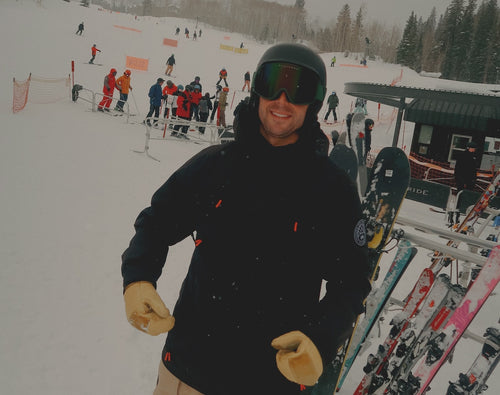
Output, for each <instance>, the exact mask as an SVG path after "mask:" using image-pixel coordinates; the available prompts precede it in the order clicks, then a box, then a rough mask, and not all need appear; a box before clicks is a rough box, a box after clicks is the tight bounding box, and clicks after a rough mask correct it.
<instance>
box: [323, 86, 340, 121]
mask: <svg viewBox="0 0 500 395" xmlns="http://www.w3.org/2000/svg"><path fill="white" fill-rule="evenodd" d="M327 103H328V111H327V112H326V115H325V121H328V116H329V115H330V112H333V120H334V121H335V122H337V106H338V105H339V97H338V96H337V92H332V94H331V95H330V96H328V100H327Z"/></svg>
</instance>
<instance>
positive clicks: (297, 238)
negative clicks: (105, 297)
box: [122, 43, 370, 395]
mask: <svg viewBox="0 0 500 395" xmlns="http://www.w3.org/2000/svg"><path fill="white" fill-rule="evenodd" d="M290 64H292V65H293V67H292V68H290ZM299 76H301V78H305V79H306V80H307V83H306V85H305V86H301V85H299V86H297V89H293V87H294V85H293V84H291V81H294V80H295V79H296V78H298V77H299ZM325 91H326V68H325V64H324V62H323V61H322V59H321V58H320V57H319V56H318V55H317V54H316V53H314V52H313V51H312V50H310V49H309V48H307V47H305V46H302V45H300V44H289V43H285V44H278V45H275V46H273V47H271V48H269V49H268V50H267V51H266V52H265V53H264V54H263V56H262V58H261V59H260V61H259V62H258V65H257V72H256V74H255V78H254V83H253V89H252V92H251V98H250V100H249V103H248V104H247V105H245V106H244V107H243V108H242V109H241V110H240V111H239V113H238V117H239V118H240V122H238V125H239V128H238V130H236V131H235V133H236V135H237V136H238V137H237V138H236V140H234V141H231V142H228V143H226V144H222V145H213V146H210V147H208V148H206V149H205V150H203V151H201V152H199V153H197V154H196V155H195V156H194V157H192V158H191V159H190V160H189V161H187V162H186V163H185V164H184V165H183V166H181V167H180V168H179V169H178V170H177V171H175V172H174V174H173V175H172V176H171V177H170V178H169V179H168V180H167V181H166V183H165V184H163V186H161V187H160V189H159V190H158V191H157V192H156V193H155V194H154V195H153V198H152V201H151V206H150V207H148V208H146V209H144V210H143V211H142V212H141V213H140V214H139V217H138V218H137V220H136V221H135V232H136V233H135V236H134V237H133V238H132V240H131V242H130V244H129V247H128V248H127V249H126V251H125V252H124V253H123V255H122V275H123V286H124V302H125V311H126V317H127V320H128V322H129V323H130V324H131V325H133V326H134V327H135V328H137V329H139V330H141V331H143V332H145V333H147V334H150V335H159V334H161V333H165V332H168V335H167V339H166V344H165V347H164V349H163V353H162V358H161V361H159V362H160V364H159V374H158V380H157V387H156V392H155V393H157V394H160V393H170V392H172V393H177V390H178V388H181V389H182V390H185V391H192V392H190V393H193V394H197V393H204V394H234V393H235V392H236V393H238V394H239V395H248V394H255V393H256V392H258V393H266V394H288V395H290V394H300V393H301V385H314V384H315V383H316V381H317V380H318V378H319V376H320V375H321V373H322V371H323V366H324V364H329V363H331V361H332V360H333V358H334V356H335V354H336V350H337V348H338V347H339V345H341V344H343V343H344V342H345V340H346V339H347V338H348V337H349V334H350V333H351V331H352V326H353V322H354V321H355V319H356V317H357V316H358V314H360V313H361V312H362V311H363V301H364V299H365V297H366V296H367V294H368V292H369V290H370V284H369V280H368V278H367V271H368V267H367V247H366V243H365V228H364V222H363V220H362V213H361V206H360V201H359V197H358V192H357V190H356V187H355V185H354V184H353V183H352V182H351V181H350V180H349V178H348V176H347V174H346V173H345V172H344V171H343V170H341V169H339V168H337V167H336V166H334V165H333V164H332V162H331V161H330V160H329V159H328V157H327V151H328V139H327V137H326V136H325V135H324V133H323V132H322V131H321V129H320V128H319V125H318V123H317V115H318V111H319V110H320V109H321V107H322V102H323V99H324V96H325ZM179 108H180V107H179ZM276 113H277V114H282V113H284V114H286V115H287V116H286V117H280V118H279V120H277V119H276V118H277V117H276V116H275V115H274V114H276ZM332 205H334V206H335V207H341V209H339V210H325V207H331V206H332ZM336 224H342V226H338V225H336ZM191 236H192V237H193V240H194V254H193V255H192V258H191V264H190V266H189V269H188V271H187V274H186V277H185V279H184V281H183V285H182V289H181V292H180V294H179V297H178V300H177V302H176V304H175V309H174V311H173V316H172V315H171V314H170V311H169V309H168V308H167V307H166V306H165V304H164V303H163V301H162V299H161V297H160V295H159V293H158V292H157V290H156V284H157V281H158V280H159V277H160V275H161V273H162V268H163V266H164V265H165V261H166V258H167V255H168V251H169V247H170V246H172V245H174V244H176V243H178V242H179V241H181V240H183V239H185V238H187V237H191ZM166 275H167V277H168V272H167V273H166ZM322 281H326V282H327V287H326V289H327V292H326V294H325V295H324V296H323V297H322V298H321V300H320V298H319V295H320V290H321V285H322ZM174 317H175V319H174ZM273 348H274V350H273ZM325 366H326V365H325ZM248 383H256V385H257V386H258V388H257V389H256V387H255V385H247V384H248ZM261 386H262V387H261ZM171 388H173V390H171Z"/></svg>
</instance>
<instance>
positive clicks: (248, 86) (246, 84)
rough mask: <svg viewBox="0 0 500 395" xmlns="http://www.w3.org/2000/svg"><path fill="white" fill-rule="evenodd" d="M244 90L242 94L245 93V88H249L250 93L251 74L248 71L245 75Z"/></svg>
mask: <svg viewBox="0 0 500 395" xmlns="http://www.w3.org/2000/svg"><path fill="white" fill-rule="evenodd" d="M243 80H244V83H243V88H242V89H241V91H242V92H244V91H245V88H247V91H248V92H250V72H249V71H247V72H246V73H245V75H244V76H243Z"/></svg>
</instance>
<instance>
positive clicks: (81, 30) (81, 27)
mask: <svg viewBox="0 0 500 395" xmlns="http://www.w3.org/2000/svg"><path fill="white" fill-rule="evenodd" d="M83 29H84V26H83V22H82V23H80V24H79V25H78V30H77V31H76V33H75V34H79V35H80V36H81V35H82V33H83Z"/></svg>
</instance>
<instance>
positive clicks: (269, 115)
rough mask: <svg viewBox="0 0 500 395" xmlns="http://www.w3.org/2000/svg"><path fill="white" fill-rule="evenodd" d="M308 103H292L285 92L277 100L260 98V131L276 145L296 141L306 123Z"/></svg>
mask: <svg viewBox="0 0 500 395" xmlns="http://www.w3.org/2000/svg"><path fill="white" fill-rule="evenodd" d="M307 107H308V105H307V104H292V103H290V102H289V101H288V100H287V98H286V95H285V93H284V92H283V93H282V94H281V96H280V97H279V98H277V99H276V100H267V99H264V98H263V97H260V99H259V118H260V122H261V125H260V133H261V134H262V135H263V136H264V138H265V139H266V140H267V141H268V142H269V143H270V144H271V145H274V146H281V145H287V144H293V143H295V142H296V141H297V140H298V138H299V135H298V133H297V130H298V129H299V128H300V127H301V126H302V124H303V123H304V119H305V117H306V112H307Z"/></svg>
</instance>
